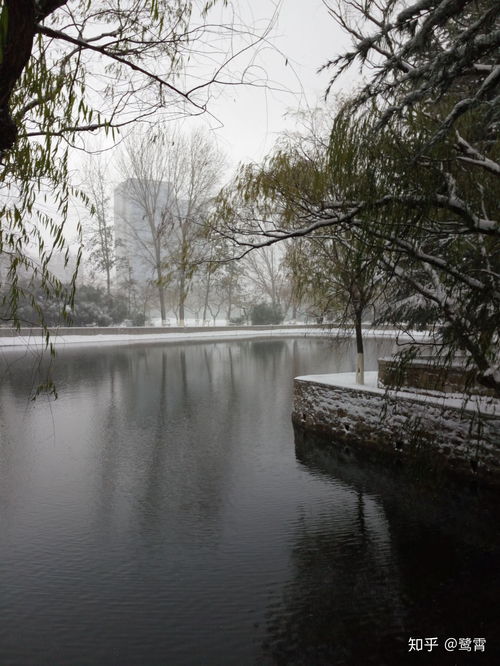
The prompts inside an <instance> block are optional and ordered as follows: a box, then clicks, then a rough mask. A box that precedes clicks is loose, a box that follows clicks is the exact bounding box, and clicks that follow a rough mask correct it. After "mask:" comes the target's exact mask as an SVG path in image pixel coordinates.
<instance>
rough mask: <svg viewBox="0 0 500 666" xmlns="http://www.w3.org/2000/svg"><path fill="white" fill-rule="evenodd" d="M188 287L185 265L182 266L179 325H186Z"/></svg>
mask: <svg viewBox="0 0 500 666" xmlns="http://www.w3.org/2000/svg"><path fill="white" fill-rule="evenodd" d="M185 289H186V274H185V271H184V267H182V268H181V272H180V277H179V326H185V325H186V323H185V321H184V301H185V300H186V294H185V293H184V290H185Z"/></svg>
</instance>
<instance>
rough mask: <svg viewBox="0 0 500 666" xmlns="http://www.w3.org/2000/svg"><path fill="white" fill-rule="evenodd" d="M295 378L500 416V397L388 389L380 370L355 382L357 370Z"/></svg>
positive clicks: (366, 373) (368, 373)
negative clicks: (499, 398)
mask: <svg viewBox="0 0 500 666" xmlns="http://www.w3.org/2000/svg"><path fill="white" fill-rule="evenodd" d="M295 379H297V380H298V381H302V382H312V383H315V384H322V385H324V386H333V387H337V388H350V389H354V390H356V391H365V392H367V393H372V394H378V395H386V394H389V395H390V396H391V397H397V398H403V399H404V398H408V399H411V400H414V401H416V402H420V403H422V404H424V405H438V406H440V407H442V408H446V407H451V408H454V409H464V410H466V411H473V412H478V411H479V412H481V413H483V414H489V415H491V416H499V417H500V400H498V399H496V398H492V397H486V396H468V395H466V394H463V393H442V392H439V391H427V390H425V391H421V392H420V391H415V390H411V389H405V388H401V389H400V390H398V391H394V390H387V389H385V388H382V387H380V386H378V372H365V383H364V384H356V373H354V372H342V373H333V374H324V375H304V376H302V377H296V378H295Z"/></svg>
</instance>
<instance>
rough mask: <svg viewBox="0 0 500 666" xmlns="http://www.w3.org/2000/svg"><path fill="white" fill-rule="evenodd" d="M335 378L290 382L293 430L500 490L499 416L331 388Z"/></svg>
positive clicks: (434, 401)
mask: <svg viewBox="0 0 500 666" xmlns="http://www.w3.org/2000/svg"><path fill="white" fill-rule="evenodd" d="M332 377H333V379H332ZM338 377H339V378H340V377H342V375H339V376H338ZM334 378H335V376H334V375H333V376H330V378H329V379H330V381H328V382H327V383H322V382H321V381H318V376H314V381H313V380H312V379H310V378H297V379H296V380H295V390H294V408H293V409H294V411H293V420H294V423H295V424H296V425H298V426H300V427H302V428H305V429H306V430H312V431H315V432H318V433H323V434H327V435H329V436H330V437H331V439H332V442H333V443H334V445H339V446H346V445H347V446H351V445H354V446H357V447H358V448H359V447H361V448H363V449H364V450H365V451H367V452H368V451H369V452H376V453H382V454H386V455H387V454H390V455H391V456H393V457H394V456H397V457H398V458H400V459H402V460H405V459H407V460H413V461H418V460H420V461H424V462H425V463H426V465H428V466H429V467H434V468H445V469H446V470H448V471H450V472H452V473H455V474H460V475H461V476H464V475H465V476H467V477H471V476H472V477H475V478H479V479H483V480H485V481H486V482H488V484H490V483H491V484H493V485H500V415H499V414H498V413H496V411H495V409H491V405H490V410H489V411H490V413H482V414H479V412H478V410H473V409H471V408H467V409H464V408H463V407H461V406H460V401H459V400H456V401H455V402H456V404H454V403H453V401H451V400H447V401H443V400H440V399H439V398H438V397H437V396H419V395H417V394H414V393H408V394H406V395H405V394H404V392H399V393H389V392H385V391H384V390H382V389H380V388H376V387H370V386H363V387H361V386H356V385H351V386H348V385H346V384H345V382H342V381H340V382H339V383H340V385H335V380H334ZM342 384H343V385H342Z"/></svg>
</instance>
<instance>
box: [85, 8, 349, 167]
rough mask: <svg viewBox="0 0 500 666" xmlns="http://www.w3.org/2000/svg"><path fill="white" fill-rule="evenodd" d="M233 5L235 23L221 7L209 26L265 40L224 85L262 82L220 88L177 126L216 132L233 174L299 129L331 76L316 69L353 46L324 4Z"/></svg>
mask: <svg viewBox="0 0 500 666" xmlns="http://www.w3.org/2000/svg"><path fill="white" fill-rule="evenodd" d="M233 5H235V6H236V7H237V10H238V12H239V14H238V15H237V16H233V15H232V14H229V15H228V10H223V9H222V8H221V5H216V10H213V11H214V13H213V15H212V14H211V15H210V19H211V20H212V21H213V22H214V23H217V21H220V22H225V23H227V22H228V20H229V21H231V20H234V21H235V23H236V24H239V25H242V26H253V31H254V32H255V33H256V34H259V35H262V34H264V33H265V35H266V39H265V41H262V42H261V43H259V44H257V45H256V46H255V48H252V49H251V50H249V51H247V52H246V53H244V54H243V55H242V56H241V57H238V58H236V59H235V60H234V61H233V62H232V63H231V64H230V66H229V68H228V70H227V78H232V80H233V81H234V80H238V78H239V77H240V76H241V75H242V74H244V77H245V78H246V79H247V80H248V79H251V80H255V79H257V81H258V83H257V85H236V86H234V85H230V86H226V87H224V86H222V87H219V88H218V89H217V90H216V91H215V92H216V94H215V95H214V97H213V99H211V100H210V102H209V104H208V109H209V112H210V113H208V114H206V115H205V116H197V117H195V118H186V119H183V120H182V121H180V122H179V124H180V126H181V128H183V129H189V128H194V127H197V126H200V125H202V126H204V127H206V128H208V129H209V130H210V131H212V132H213V136H214V137H215V138H216V139H217V141H218V142H219V144H220V147H221V149H222V150H223V151H224V152H225V153H226V155H227V162H228V165H229V168H230V169H234V167H235V166H236V165H237V164H238V163H239V162H248V161H257V162H258V161H260V160H261V159H262V158H263V157H264V156H265V155H266V154H267V153H268V152H269V151H270V150H271V148H272V146H273V144H274V142H275V141H276V138H277V136H278V135H279V134H280V132H282V131H283V130H285V129H292V128H293V127H294V125H295V120H294V117H293V114H294V113H296V112H297V111H306V110H307V109H308V108H314V107H315V106H316V105H317V104H318V103H321V102H322V100H323V98H324V94H325V90H326V87H327V85H328V82H329V78H330V75H329V73H328V72H326V71H324V72H321V73H318V70H319V68H320V67H321V66H322V65H324V64H325V63H326V61H327V60H328V59H329V58H332V57H333V56H335V55H337V54H338V53H340V52H342V51H344V50H345V49H346V48H348V47H349V40H348V38H347V37H346V36H345V35H344V33H343V32H342V31H341V30H340V29H339V28H338V26H337V25H336V24H335V22H334V21H333V19H332V18H331V17H330V16H329V14H328V10H327V7H326V6H325V4H324V2H323V0H308V1H307V2H305V1H304V0H234V2H233ZM217 7H220V9H217ZM221 41H222V40H221ZM246 43H247V42H245V41H244V40H240V41H238V38H237V37H236V38H235V42H234V45H233V48H234V50H238V48H239V47H241V45H243V44H246ZM222 48H225V46H223V47H222ZM220 60H221V58H220V57H219V61H220ZM203 67H204V65H203V64H200V65H199V67H198V69H197V70H196V74H195V76H197V77H198V79H196V80H194V75H193V76H192V78H191V80H190V79H189V77H190V75H191V73H192V71H194V67H193V63H190V64H189V66H188V68H187V74H186V81H185V82H184V83H183V87H184V89H188V88H189V87H190V85H193V81H194V82H195V83H198V82H199V81H203V80H204V78H205V80H206V78H208V72H209V71H210V70H208V69H206V70H205V71H204V69H203ZM224 76H226V74H224ZM355 80H356V77H355V75H352V74H348V75H346V76H345V77H343V79H341V81H340V82H339V85H336V87H335V90H336V91H341V90H344V91H348V90H349V89H351V88H352V86H353V85H354V82H355ZM331 97H334V95H332V96H331ZM103 141H104V139H103V137H102V135H101V137H99V138H98V139H97V142H94V143H93V144H92V145H93V147H97V148H99V147H101V146H102V145H103V144H102V142H103ZM116 178H117V177H116V175H115V177H114V178H113V177H112V180H116Z"/></svg>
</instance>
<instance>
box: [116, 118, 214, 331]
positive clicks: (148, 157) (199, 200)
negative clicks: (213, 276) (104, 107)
mask: <svg viewBox="0 0 500 666" xmlns="http://www.w3.org/2000/svg"><path fill="white" fill-rule="evenodd" d="M223 163H224V160H223V156H222V154H221V153H220V151H219V150H218V148H217V146H216V145H215V143H214V142H213V141H212V140H211V139H210V138H209V137H208V136H207V135H206V134H204V133H203V132H201V131H195V132H193V133H192V134H190V135H183V134H181V133H179V132H176V131H175V130H172V129H169V130H164V131H162V132H161V133H157V134H149V135H147V136H143V137H142V138H139V137H136V138H135V139H133V140H131V141H129V142H128V143H127V144H126V147H125V150H124V153H123V155H122V158H121V160H120V173H121V175H122V178H123V180H124V182H123V184H122V190H121V195H120V201H121V203H122V204H123V205H116V204H117V201H116V199H115V210H116V211H117V240H118V236H120V239H119V240H121V242H122V244H123V246H122V248H121V249H120V250H119V252H121V253H122V254H124V255H128V256H129V257H130V256H132V255H135V257H136V272H139V273H140V272H141V266H140V263H137V259H138V258H139V259H140V261H141V262H142V265H143V267H149V275H147V276H146V278H147V279H153V280H154V283H155V285H156V287H157V290H158V298H159V303H160V314H161V319H162V323H165V322H166V315H167V304H166V289H167V287H168V288H169V290H170V291H174V292H175V295H176V297H175V300H176V309H177V316H178V321H179V324H180V325H181V326H184V323H185V304H186V298H187V295H188V292H189V288H190V284H191V280H192V277H193V274H194V272H195V270H196V268H197V265H198V263H199V261H200V260H201V259H202V258H203V254H204V251H205V247H206V245H205V242H204V238H203V233H202V232H203V221H204V217H205V216H206V215H207V213H208V206H209V204H210V200H211V197H212V192H213V189H214V188H215V187H216V185H217V181H218V179H219V178H220V176H221V173H222V169H223ZM142 272H143V274H144V270H143V271H142ZM136 278H137V276H136ZM143 279H144V277H143Z"/></svg>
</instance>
